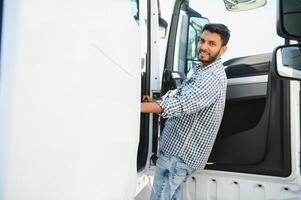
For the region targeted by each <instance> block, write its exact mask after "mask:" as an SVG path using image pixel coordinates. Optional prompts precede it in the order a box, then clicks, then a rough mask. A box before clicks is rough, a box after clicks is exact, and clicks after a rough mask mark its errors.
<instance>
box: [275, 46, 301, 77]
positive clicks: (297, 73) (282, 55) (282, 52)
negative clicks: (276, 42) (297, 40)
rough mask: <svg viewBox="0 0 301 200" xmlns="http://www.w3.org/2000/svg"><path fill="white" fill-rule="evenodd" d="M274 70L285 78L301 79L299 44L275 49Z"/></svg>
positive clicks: (300, 51)
mask: <svg viewBox="0 0 301 200" xmlns="http://www.w3.org/2000/svg"><path fill="white" fill-rule="evenodd" d="M276 63H277V64H276V71H277V73H278V74H279V75H280V76H282V77H286V78H295V79H301V46H300V45H294V46H286V47H280V48H279V49H277V51H276Z"/></svg>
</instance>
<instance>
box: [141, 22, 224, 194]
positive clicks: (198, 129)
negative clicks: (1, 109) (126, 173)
mask: <svg viewBox="0 0 301 200" xmlns="http://www.w3.org/2000/svg"><path fill="white" fill-rule="evenodd" d="M229 38H230V31H229V30H228V28H227V27H226V26H225V25H223V24H207V25H205V26H204V28H203V32H202V35H201V36H200V39H199V43H198V51H199V60H200V61H201V64H200V65H199V66H198V68H197V69H196V70H195V71H194V73H193V74H192V76H191V77H190V78H188V79H186V80H185V81H184V82H183V83H182V85H181V86H179V87H178V88H177V89H176V90H174V91H170V92H168V94H166V95H164V97H162V100H158V101H154V100H153V99H152V98H151V97H149V96H144V98H143V101H144V102H143V103H141V112H144V113H149V112H154V113H160V114H161V115H162V117H165V118H168V120H167V121H166V123H165V127H164V130H163V132H162V134H161V137H160V142H159V154H158V160H157V165H156V166H157V168H156V172H155V178H154V184H153V190H152V194H151V199H152V200H162V199H164V200H169V199H175V200H176V199H179V197H180V193H179V191H180V189H181V184H182V183H183V182H184V181H185V180H186V179H187V177H188V176H189V175H190V174H191V173H192V172H193V171H195V170H197V169H203V168H204V167H205V165H206V163H207V160H208V157H209V154H210V152H211V149H212V146H213V144H214V141H215V138H216V134H217V132H218V129H219V126H220V123H221V120H222V116H223V112H224V106H225V97H226V88H227V77H226V74H225V71H224V66H223V64H222V61H221V59H220V57H221V55H222V54H223V53H224V52H225V51H226V50H227V43H228V40H229ZM145 101H146V102H145Z"/></svg>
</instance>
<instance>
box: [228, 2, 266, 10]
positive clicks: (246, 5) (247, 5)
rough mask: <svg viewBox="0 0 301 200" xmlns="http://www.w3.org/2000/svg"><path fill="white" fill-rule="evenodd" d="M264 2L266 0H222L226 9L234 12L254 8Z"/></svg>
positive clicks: (262, 4)
mask: <svg viewBox="0 0 301 200" xmlns="http://www.w3.org/2000/svg"><path fill="white" fill-rule="evenodd" d="M266 3H267V1H266V0H224V4H225V7H226V9H227V10H229V11H236V12H240V11H246V10H252V9H256V8H259V7H261V6H264V5H265V4H266Z"/></svg>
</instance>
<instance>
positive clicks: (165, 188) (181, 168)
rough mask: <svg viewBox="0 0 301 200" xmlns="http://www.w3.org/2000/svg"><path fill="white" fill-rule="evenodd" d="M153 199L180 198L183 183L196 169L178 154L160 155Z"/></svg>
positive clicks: (169, 199)
mask: <svg viewBox="0 0 301 200" xmlns="http://www.w3.org/2000/svg"><path fill="white" fill-rule="evenodd" d="M156 166H157V167H156V172H155V178H154V184H153V188H152V194H151V200H178V199H179V198H180V191H181V184H182V183H183V182H184V181H185V180H186V179H187V177H188V176H189V175H190V174H191V173H192V172H193V171H194V170H193V169H192V168H190V167H188V166H187V165H186V164H185V163H184V161H183V160H182V159H181V158H180V157H177V156H167V155H164V154H163V153H162V152H160V153H159V155H158V160H157V164H156Z"/></svg>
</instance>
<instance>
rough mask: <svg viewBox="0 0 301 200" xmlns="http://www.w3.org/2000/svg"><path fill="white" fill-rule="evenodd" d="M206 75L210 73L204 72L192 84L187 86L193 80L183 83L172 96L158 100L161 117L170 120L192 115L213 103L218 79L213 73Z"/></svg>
mask: <svg viewBox="0 0 301 200" xmlns="http://www.w3.org/2000/svg"><path fill="white" fill-rule="evenodd" d="M206 73H211V72H204V73H203V74H202V75H201V78H199V79H198V80H197V81H196V82H195V83H193V84H189V82H190V81H193V80H188V81H187V82H184V85H183V87H180V88H179V91H178V92H177V93H176V94H175V95H174V96H169V95H168V96H167V97H166V98H165V99H164V100H159V101H158V103H159V105H160V106H161V107H162V109H163V110H164V112H163V113H162V114H161V116H162V117H164V118H170V117H176V116H181V115H183V114H192V113H196V112H198V111H200V110H202V109H203V108H205V107H208V106H209V105H211V104H212V103H214V102H215V101H216V97H217V94H218V79H217V78H216V77H215V75H214V74H213V73H211V74H209V75H208V74H206ZM192 79H193V78H192ZM188 84H189V85H188ZM185 86H186V87H185ZM187 86H188V87H187Z"/></svg>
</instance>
